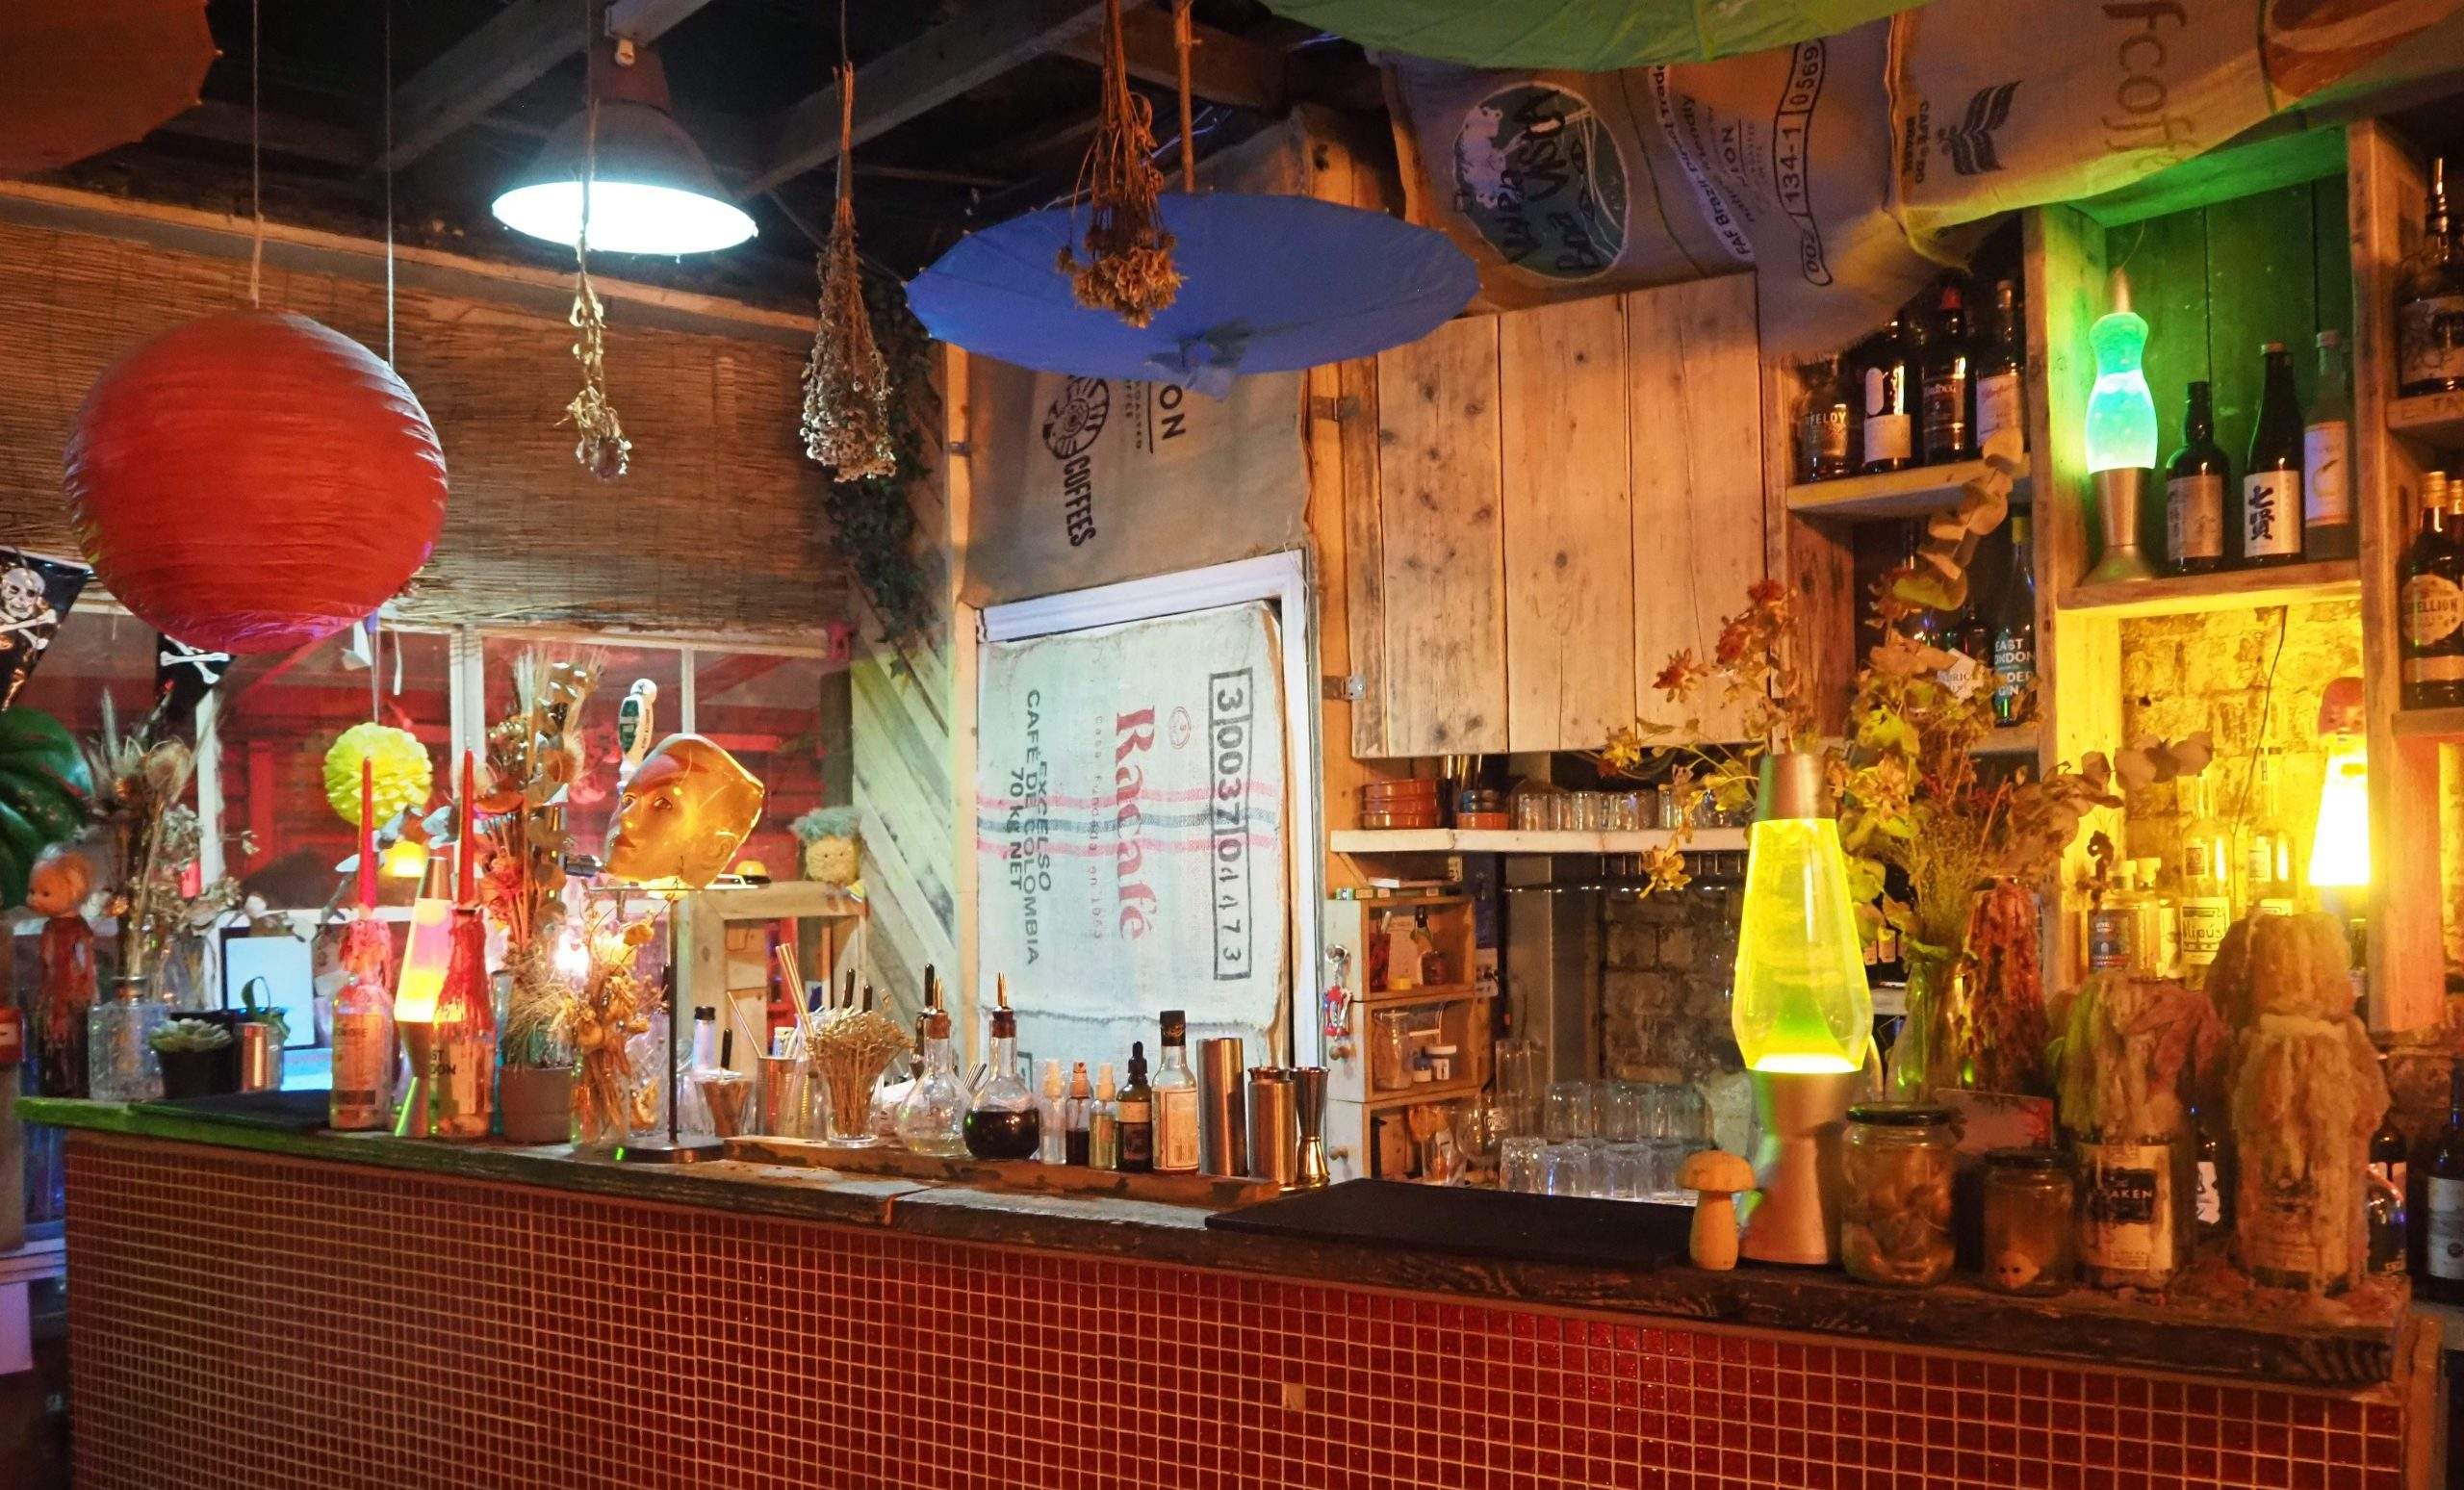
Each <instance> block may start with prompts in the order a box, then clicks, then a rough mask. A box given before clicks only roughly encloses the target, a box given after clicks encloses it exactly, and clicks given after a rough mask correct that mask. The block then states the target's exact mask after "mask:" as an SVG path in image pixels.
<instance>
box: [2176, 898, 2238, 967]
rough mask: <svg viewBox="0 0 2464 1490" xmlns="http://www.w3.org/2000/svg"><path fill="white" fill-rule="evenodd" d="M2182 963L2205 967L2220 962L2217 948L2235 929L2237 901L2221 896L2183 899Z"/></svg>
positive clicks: (2187, 965) (2189, 965) (2188, 965)
mask: <svg viewBox="0 0 2464 1490" xmlns="http://www.w3.org/2000/svg"><path fill="white" fill-rule="evenodd" d="M2181 912H2182V933H2181V935H2182V964H2183V965H2184V966H2186V967H2205V966H2207V965H2208V964H2209V963H2214V962H2215V961H2216V949H2217V948H2218V947H2220V946H2222V945H2223V944H2224V934H2225V933H2226V932H2227V931H2229V930H2231V929H2232V926H2233V902H2231V901H2229V900H2227V899H2225V898H2224V897H2223V896H2221V895H2185V896H2183V897H2182V903H2181Z"/></svg>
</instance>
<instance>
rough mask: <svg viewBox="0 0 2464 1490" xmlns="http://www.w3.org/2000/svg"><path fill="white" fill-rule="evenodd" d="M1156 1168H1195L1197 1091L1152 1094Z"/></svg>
mask: <svg viewBox="0 0 2464 1490" xmlns="http://www.w3.org/2000/svg"><path fill="white" fill-rule="evenodd" d="M1155 1168H1156V1169H1169V1170H1175V1171H1179V1170H1188V1169H1196V1168H1197V1089H1196V1088H1195V1087H1163V1088H1159V1089H1158V1090H1157V1091H1156V1092H1155Z"/></svg>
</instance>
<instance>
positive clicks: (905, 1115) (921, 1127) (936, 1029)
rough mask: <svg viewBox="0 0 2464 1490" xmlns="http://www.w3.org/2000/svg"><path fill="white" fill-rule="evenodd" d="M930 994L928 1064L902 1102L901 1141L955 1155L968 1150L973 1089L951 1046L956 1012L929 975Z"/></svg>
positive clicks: (915, 1149) (911, 1148)
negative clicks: (969, 1088)
mask: <svg viewBox="0 0 2464 1490" xmlns="http://www.w3.org/2000/svg"><path fill="white" fill-rule="evenodd" d="M924 996H925V998H926V999H928V1000H931V1002H929V1003H927V1004H926V1005H925V1009H924V1020H923V1023H924V1064H923V1066H922V1067H921V1068H920V1069H918V1070H917V1072H916V1074H915V1079H914V1080H913V1081H911V1082H910V1083H908V1090H907V1099H906V1100H905V1101H903V1102H901V1103H900V1104H899V1106H898V1141H899V1142H900V1143H903V1144H905V1145H907V1150H908V1152H910V1153H914V1154H926V1155H930V1156H932V1157H934V1158H937V1159H955V1158H957V1157H959V1156H960V1155H961V1154H963V1153H965V1152H966V1115H967V1108H968V1105H969V1104H968V1099H967V1091H966V1086H965V1084H964V1083H963V1082H962V1081H960V1080H959V1061H958V1055H957V1053H956V1052H955V1051H953V1050H951V1049H950V1012H949V1011H948V1010H946V1009H943V1008H942V1007H941V1006H940V1002H939V1000H940V989H939V988H938V986H937V985H936V984H935V983H934V982H933V980H932V979H931V978H929V977H928V978H926V979H925V981H924Z"/></svg>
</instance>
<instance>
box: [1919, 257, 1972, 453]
mask: <svg viewBox="0 0 2464 1490" xmlns="http://www.w3.org/2000/svg"><path fill="white" fill-rule="evenodd" d="M1920 366H1921V368H1922V370H1923V372H1922V377H1923V382H1922V387H1923V398H1922V401H1921V407H1922V410H1923V416H1924V430H1923V438H1922V441H1921V445H1922V449H1923V450H1924V453H1925V464H1927V465H1929V466H1935V465H1944V464H1948V463H1949V462H1951V461H1955V460H1967V459H1970V458H1972V457H1974V455H1975V454H1976V425H1975V421H1974V419H1973V417H1972V415H1971V413H1970V408H1969V405H1970V400H1971V398H1972V396H1973V391H1974V390H1973V383H1974V381H1975V369H1974V348H1972V347H1970V346H1969V345H1968V336H1967V312H1966V307H1965V304H1964V302H1963V300H1962V299H1961V296H1960V286H1959V281H1958V280H1956V279H1954V280H1946V281H1944V282H1943V285H1942V289H1941V293H1940V294H1939V295H1938V296H1937V297H1936V298H1935V301H1934V324H1933V327H1932V328H1931V329H1930V330H1929V331H1928V332H1927V333H1926V336H1925V357H1924V361H1923V362H1922V363H1921V364H1920Z"/></svg>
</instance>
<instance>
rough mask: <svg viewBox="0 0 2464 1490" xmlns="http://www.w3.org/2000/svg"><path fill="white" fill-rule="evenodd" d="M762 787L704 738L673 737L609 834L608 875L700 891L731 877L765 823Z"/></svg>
mask: <svg viewBox="0 0 2464 1490" xmlns="http://www.w3.org/2000/svg"><path fill="white" fill-rule="evenodd" d="M761 796H762V790H761V782H760V780H759V779H758V778H757V777H756V776H755V775H754V774H753V773H752V772H750V771H748V770H746V769H745V768H744V767H743V765H741V764H740V763H738V761H737V760H736V758H734V757H733V756H731V755H729V754H728V753H727V752H726V751H724V750H722V749H720V748H719V747H718V746H716V745H714V744H712V743H711V742H710V741H708V740H706V739H704V738H703V737H702V736H700V735H698V734H671V735H669V736H668V737H667V738H666V739H663V740H661V741H659V742H658V745H657V748H655V749H654V750H653V751H652V752H651V753H650V754H649V755H648V756H646V757H644V758H642V763H641V765H640V767H639V768H637V769H636V770H635V771H634V772H633V775H632V777H631V779H630V780H629V781H627V782H626V783H625V789H624V790H623V792H622V793H620V794H619V795H618V797H617V799H616V813H615V816H614V818H613V820H611V821H610V823H609V824H608V829H607V856H606V858H607V862H606V870H607V873H608V875H609V876H611V877H612V878H615V879H619V880H624V881H627V882H629V883H630V884H634V885H649V886H662V887H681V888H685V889H700V888H702V887H703V886H706V885H708V884H709V883H710V882H711V881H712V880H715V879H717V878H718V877H719V876H720V875H721V874H722V873H724V872H725V871H726V869H727V867H728V865H729V864H730V863H731V862H732V861H734V859H735V854H736V850H737V849H739V848H741V847H743V845H744V840H745V839H746V838H747V837H748V836H750V835H752V833H753V827H754V825H755V824H756V823H758V822H759V821H761Z"/></svg>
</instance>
